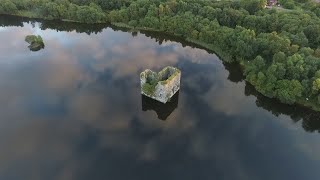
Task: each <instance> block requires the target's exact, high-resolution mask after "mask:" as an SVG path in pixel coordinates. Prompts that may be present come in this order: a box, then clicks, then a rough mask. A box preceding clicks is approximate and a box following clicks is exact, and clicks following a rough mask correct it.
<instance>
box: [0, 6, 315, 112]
mask: <svg viewBox="0 0 320 180" xmlns="http://www.w3.org/2000/svg"><path fill="white" fill-rule="evenodd" d="M0 2H1V3H0V14H10V15H17V16H23V17H30V18H44V19H58V20H64V21H75V22H82V23H102V22H111V23H112V24H114V25H117V26H122V27H128V28H133V29H137V30H150V31H160V32H164V33H167V34H171V35H175V36H179V37H182V38H184V39H186V40H187V41H190V42H193V43H196V44H198V45H201V46H203V47H205V48H208V49H211V50H213V51H215V52H216V53H217V54H218V55H219V56H220V57H221V59H222V60H223V61H226V62H233V61H235V62H238V63H239V64H240V65H241V67H242V68H243V73H244V75H245V77H246V80H247V81H248V82H249V83H251V84H252V85H254V87H255V88H256V89H257V90H258V91H259V92H260V93H262V94H263V95H265V96H267V97H270V98H277V99H279V100H280V101H281V102H283V103H286V104H294V103H297V104H301V105H304V106H307V107H310V108H312V109H314V110H317V111H320V18H319V17H320V4H319V3H318V2H316V1H313V0H279V1H277V2H276V3H275V4H276V5H275V7H270V6H267V5H270V3H271V2H269V1H266V0H233V1H215V0H0ZM278 4H279V5H280V6H278ZM272 5H273V4H272Z"/></svg>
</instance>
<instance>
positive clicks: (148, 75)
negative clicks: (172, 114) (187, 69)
mask: <svg viewBox="0 0 320 180" xmlns="http://www.w3.org/2000/svg"><path fill="white" fill-rule="evenodd" d="M180 78H181V71H180V70H179V69H177V68H175V67H172V66H168V67H165V68H164V69H162V70H161V71H160V72H159V73H156V72H153V71H151V70H150V69H146V70H145V71H143V72H142V73H141V74H140V82H141V94H143V95H145V96H148V97H150V98H152V99H155V100H157V101H160V102H162V103H167V102H168V101H169V100H170V99H171V97H172V96H173V95H174V94H176V92H178V91H179V89H180Z"/></svg>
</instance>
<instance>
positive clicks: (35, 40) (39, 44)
mask: <svg viewBox="0 0 320 180" xmlns="http://www.w3.org/2000/svg"><path fill="white" fill-rule="evenodd" d="M25 41H26V42H27V43H29V44H30V45H29V46H28V47H29V49H30V50H31V51H39V50H40V49H43V48H44V43H43V40H42V38H41V36H39V35H38V36H36V35H28V36H26V38H25Z"/></svg>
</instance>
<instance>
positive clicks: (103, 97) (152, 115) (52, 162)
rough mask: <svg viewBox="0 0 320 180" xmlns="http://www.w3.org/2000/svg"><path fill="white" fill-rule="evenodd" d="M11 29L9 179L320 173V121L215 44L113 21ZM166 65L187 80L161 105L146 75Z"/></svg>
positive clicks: (2, 87)
mask: <svg viewBox="0 0 320 180" xmlns="http://www.w3.org/2000/svg"><path fill="white" fill-rule="evenodd" d="M33 33H35V34H39V35H41V36H42V37H43V40H44V42H45V45H46V47H45V49H43V50H41V51H38V52H31V51H29V49H28V47H27V43H26V42H24V37H25V36H26V35H28V34H33ZM0 39H1V41H2V42H6V43H1V44H0V114H1V119H0V179H7V180H11V179H12V180H16V179H17V180H18V179H32V180H38V179H39V180H42V179H46V180H50V179H54V180H65V179H68V180H70V179H76V180H82V179H84V180H88V179H133V180H135V179H136V180H143V179H153V180H157V179H159V180H160V179H161V180H162V179H176V180H178V179H179V180H180V179H184V180H189V179H190V180H194V179H201V180H206V179H208V180H209V179H210V180H212V179H230V180H231V179H232V180H234V179H261V180H264V179H265V180H269V179H273V180H276V179H279V180H280V179H281V180H283V179H317V178H318V177H319V175H320V173H319V171H318V169H319V165H320V155H319V153H318V152H319V150H320V144H319V140H320V138H319V133H318V132H317V130H318V128H319V126H316V127H314V126H312V127H309V128H311V130H310V132H307V131H306V130H308V124H307V126H306V127H304V126H303V125H302V123H303V122H304V121H299V118H297V119H298V120H295V119H293V118H292V117H293V116H291V117H290V116H288V115H285V114H291V113H285V112H284V111H283V112H282V111H281V110H279V111H277V109H281V108H276V109H272V107H278V106H281V105H278V104H277V103H273V102H270V104H271V105H270V104H268V102H269V101H270V100H268V99H267V100H263V98H262V100H261V98H259V95H256V96H258V100H257V97H256V96H255V95H254V94H256V93H252V92H250V89H248V87H249V86H248V85H246V84H245V83H244V82H243V81H239V82H232V81H230V80H229V79H230V76H232V73H233V72H232V71H231V74H229V71H228V70H226V69H225V66H224V65H223V64H222V62H221V61H220V60H219V59H218V58H217V56H215V55H213V54H209V53H207V52H206V51H205V50H201V49H196V48H191V47H189V46H187V47H182V45H181V44H180V43H175V42H171V41H167V42H163V43H162V45H159V44H158V43H157V42H155V40H154V39H151V38H149V37H146V36H145V35H143V34H138V35H137V36H135V37H133V36H132V35H131V34H130V33H127V32H121V31H114V30H112V29H111V28H106V29H104V30H103V31H102V32H101V33H97V34H91V35H88V34H85V33H76V32H75V31H73V32H57V31H56V30H51V29H46V30H41V29H39V24H38V23H36V24H35V28H32V25H31V24H28V23H24V27H2V28H1V30H0ZM167 65H173V66H177V67H178V68H180V69H181V70H182V84H181V86H182V87H181V90H180V93H179V96H178V101H175V103H176V104H173V106H172V107H169V109H168V110H167V111H166V112H165V113H166V114H162V115H163V116H161V113H160V116H159V114H157V113H156V111H155V110H154V109H155V108H154V107H152V105H154V104H151V105H150V103H149V102H148V101H146V100H145V99H143V98H142V97H141V95H140V84H139V74H140V72H141V71H142V70H144V69H146V68H149V69H153V70H155V71H159V70H160V69H162V68H163V67H164V66H167ZM228 68H229V67H228V66H227V69H228ZM231 68H232V67H231ZM228 78H229V79H228ZM251 91H252V90H251ZM251 94H253V95H251ZM258 102H259V103H258ZM257 104H258V105H259V106H260V107H258V106H257ZM261 107H263V108H261ZM281 107H283V106H281ZM286 108H287V109H288V108H289V109H293V111H295V110H294V108H297V107H293V106H288V107H287V106H284V107H283V109H286ZM151 109H153V110H151ZM266 109H267V110H266ZM161 110H163V109H161ZM161 110H160V111H161ZM158 111H159V110H158ZM269 111H272V112H273V114H272V113H271V112H269ZM168 112H169V113H168ZM168 114H169V115H168ZM274 114H276V115H277V116H275V115H274ZM294 116H297V117H305V116H304V115H303V114H302V113H301V115H300V114H298V115H297V114H295V115H294ZM161 119H162V120H161ZM163 120H165V121H163ZM296 121H297V122H296ZM295 122H296V123H295ZM313 124H315V125H318V124H317V123H312V124H311V125H313ZM304 128H305V129H306V130H305V129H304ZM315 130H316V131H315Z"/></svg>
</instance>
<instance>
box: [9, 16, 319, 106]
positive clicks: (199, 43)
mask: <svg viewBox="0 0 320 180" xmlns="http://www.w3.org/2000/svg"><path fill="white" fill-rule="evenodd" d="M13 15H14V16H20V17H27V18H37V19H45V20H50V19H47V18H43V17H39V16H37V15H36V14H35V13H32V12H28V11H19V12H17V13H16V14H13ZM61 21H65V22H77V21H74V20H69V19H62V20H61ZM78 23H79V22H78ZM101 23H102V22H101ZM111 24H112V25H114V26H115V27H119V28H125V29H127V30H130V31H150V32H159V33H164V34H168V35H170V36H172V37H179V38H182V37H181V36H179V35H177V34H174V33H168V32H163V31H161V30H159V29H153V28H149V27H134V26H130V25H129V24H126V23H111ZM182 39H183V40H185V41H187V42H189V43H192V44H195V45H197V46H199V47H201V48H203V49H207V50H210V51H213V52H214V53H215V54H217V55H218V56H219V57H220V59H221V60H223V61H224V62H232V61H233V58H234V57H232V56H231V55H230V54H229V53H226V51H224V50H223V49H221V48H220V47H219V46H217V45H213V44H207V43H204V42H202V41H199V40H195V39H191V38H182ZM238 61H239V65H240V66H241V68H242V69H244V68H245V67H246V66H247V61H244V60H238ZM249 83H250V82H249ZM258 91H259V90H258ZM260 93H262V92H260ZM295 104H298V105H301V106H304V107H308V108H310V109H313V110H315V111H320V106H319V105H318V104H317V99H309V100H307V99H305V98H299V99H297V101H296V102H295Z"/></svg>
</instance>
